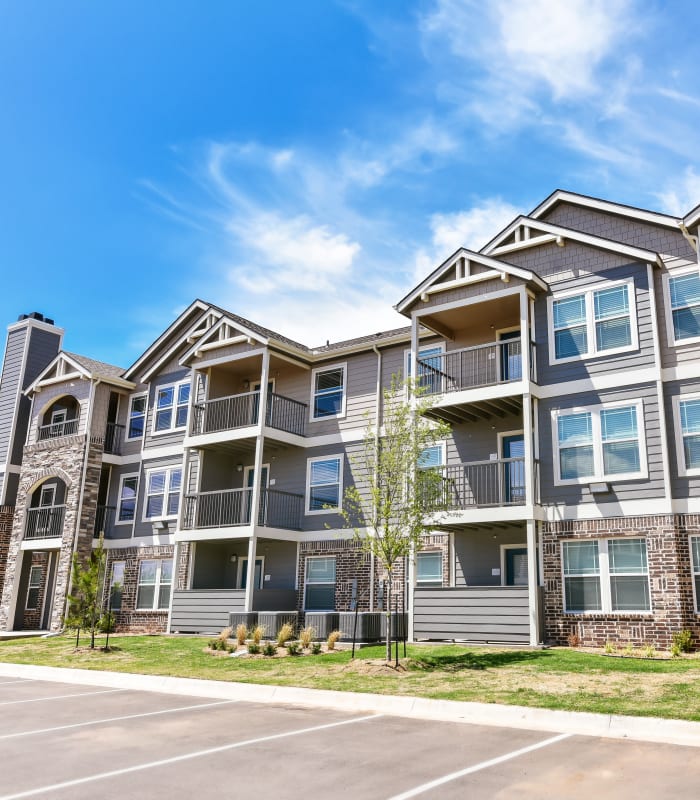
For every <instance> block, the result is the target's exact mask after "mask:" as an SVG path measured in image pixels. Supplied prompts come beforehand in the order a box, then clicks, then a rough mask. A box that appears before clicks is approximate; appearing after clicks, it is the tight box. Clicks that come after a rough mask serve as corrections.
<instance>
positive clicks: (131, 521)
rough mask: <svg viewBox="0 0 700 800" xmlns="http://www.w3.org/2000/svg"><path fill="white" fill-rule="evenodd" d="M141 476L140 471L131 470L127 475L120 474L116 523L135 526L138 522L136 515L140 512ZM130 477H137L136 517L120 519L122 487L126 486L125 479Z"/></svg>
mask: <svg viewBox="0 0 700 800" xmlns="http://www.w3.org/2000/svg"><path fill="white" fill-rule="evenodd" d="M140 477H141V476H140V475H139V473H138V472H129V473H127V474H125V475H120V476H119V488H118V491H117V513H116V514H115V515H114V516H115V520H114V524H115V525H131V526H132V527H133V525H134V523H135V522H136V515H137V513H138V505H139V484H140V483H141V481H140V480H139V478H140ZM128 478H136V505H135V507H134V518H133V519H122V520H120V519H119V512H120V509H121V502H122V489H123V488H124V481H125V480H127V479H128Z"/></svg>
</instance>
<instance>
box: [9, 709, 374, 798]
mask: <svg viewBox="0 0 700 800" xmlns="http://www.w3.org/2000/svg"><path fill="white" fill-rule="evenodd" d="M383 716H384V715H383V714H369V715H368V716H366V717H354V718H353V719H345V720H342V721H341V722H329V723H327V724H325V725H314V726H313V727H311V728H298V729H297V730H294V731H287V732H285V733H273V734H271V735H270V736H260V737H258V738H257V739H244V740H243V741H241V742H232V743H230V744H223V745H219V746H218V747H209V748H208V749H206V750H196V751H194V752H192V753H184V754H183V755H181V756H172V757H171V758H162V759H160V760H158V761H149V762H147V763H145V764H136V765H134V766H133V767H124V768H123V769H115V770H111V771H110V772H100V773H97V774H96V775H88V776H86V777H84V778H76V779H75V780H72V781H64V782H63V783H54V784H51V785H49V786H39V787H37V788H36V789H27V790H26V791H24V792H16V793H15V794H5V795H2V796H1V797H0V800H20V798H23V797H34V796H36V795H38V794H46V792H58V791H60V790H61V789H69V788H70V787H72V786H81V785H82V784H85V783H93V782H94V781H101V780H104V779H105V778H116V777H118V776H119V775H128V774H129V773H132V772H141V771H143V770H147V769H155V768H156V767H164V766H168V765H169V764H177V763H179V762H181V761H190V760H191V759H193V758H202V757H204V756H211V755H215V754H216V753H225V752H226V751H228V750H236V749H238V748H240V747H249V746H250V745H254V744H262V743H263V742H274V741H276V740H277V739H287V738H289V737H291V736H301V735H302V734H304V733H315V732H316V731H327V730H330V729H331V728H340V727H341V726H343V725H354V724H355V723H357V722H366V721H367V720H370V719H379V718H380V717H383Z"/></svg>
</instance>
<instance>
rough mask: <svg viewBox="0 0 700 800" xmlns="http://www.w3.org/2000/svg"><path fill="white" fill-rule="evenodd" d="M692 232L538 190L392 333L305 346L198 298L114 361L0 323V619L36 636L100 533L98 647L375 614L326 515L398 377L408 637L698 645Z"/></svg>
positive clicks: (365, 565) (360, 563) (360, 571)
mask: <svg viewBox="0 0 700 800" xmlns="http://www.w3.org/2000/svg"><path fill="white" fill-rule="evenodd" d="M699 224H700V208H697V209H694V210H693V211H691V212H690V213H689V214H688V215H687V216H686V217H685V218H683V219H678V218H674V217H670V216H667V215H664V214H659V213H655V212H651V211H644V210H641V209H637V208H631V207H628V206H624V205H620V204H617V203H612V202H608V201H603V200H597V199H594V198H589V197H584V196H580V195H576V194H573V193H569V192H562V191H557V192H554V193H553V194H552V195H550V197H548V198H547V199H546V200H545V201H544V202H543V203H541V204H540V205H539V206H538V207H537V208H536V209H534V210H533V212H532V213H531V214H530V215H529V216H527V217H525V216H523V217H518V218H517V219H515V220H513V222H512V223H511V224H510V225H509V226H508V227H507V228H506V229H504V230H503V231H501V232H500V233H499V234H498V235H497V236H495V238H494V239H492V240H491V241H490V242H489V243H488V244H487V245H486V246H485V247H484V248H483V249H482V250H481V251H480V252H472V251H468V250H466V249H460V250H459V251H457V252H456V253H454V254H453V255H452V256H451V257H450V258H449V259H447V260H446V261H445V262H444V263H443V264H441V265H440V266H439V267H438V268H437V269H436V270H435V271H434V272H432V273H431V274H430V275H428V276H427V277H426V278H425V280H424V281H422V282H421V283H420V284H419V285H418V286H416V287H414V288H413V289H412V290H411V291H410V292H409V293H408V294H407V295H406V296H405V297H404V298H403V299H402V300H400V302H399V303H398V304H397V306H396V308H397V310H398V311H399V312H400V313H401V314H403V315H404V316H406V318H407V321H408V322H409V323H410V324H408V325H407V326H406V327H405V328H402V329H398V330H393V331H387V332H383V333H378V334H376V335H372V336H366V337H362V338H359V339H353V340H349V341H344V342H338V343H334V344H327V345H325V346H323V347H317V348H311V347H307V346H306V345H303V344H300V343H297V342H294V341H291V340H290V339H287V338H286V337H284V336H282V335H281V334H279V333H276V332H274V331H271V330H269V329H266V328H263V327H261V326H260V325H257V324H255V323H254V322H252V321H250V320H246V319H243V318H242V317H240V316H237V315H236V314H234V313H231V312H229V311H227V310H225V309H223V308H220V307H218V306H216V305H212V304H210V303H205V302H202V301H199V300H198V301H195V302H194V303H193V304H192V305H191V306H190V307H189V308H188V309H186V310H185V311H184V312H183V313H182V314H181V315H180V317H178V319H177V320H175V322H173V324H172V325H171V326H170V327H169V328H168V329H167V330H166V331H165V332H164V333H163V334H162V335H161V336H160V337H159V338H158V339H157V340H156V341H155V342H154V343H153V344H152V345H151V346H150V347H149V348H148V349H147V350H146V352H145V353H144V354H143V355H142V356H141V357H140V358H139V359H138V360H137V361H136V363H134V364H133V365H132V366H131V367H129V368H128V369H126V370H122V369H119V368H116V367H112V366H110V365H107V364H103V363H101V362H97V361H94V360H92V359H90V358H86V357H84V356H78V355H75V354H71V353H67V352H65V351H63V350H61V349H60V346H61V336H62V331H60V330H59V329H56V328H55V327H54V326H53V325H52V324H50V323H47V322H45V321H43V322H42V321H37V320H36V319H29V320H21V321H20V322H18V323H16V325H14V326H11V327H10V331H9V335H8V345H7V350H6V355H5V365H4V368H3V376H2V382H1V383H0V423H1V424H2V430H0V460H2V459H4V462H5V467H4V471H3V473H2V474H1V475H0V478H2V486H3V496H2V500H1V502H2V503H3V504H4V510H3V511H0V560H1V559H4V566H5V574H4V585H3V588H2V600H1V601H0V626H1V627H2V628H3V629H8V630H11V629H13V628H27V627H30V628H45V629H51V630H56V629H59V628H60V626H61V624H62V622H61V620H62V616H63V614H64V612H65V603H66V595H67V592H68V588H69V582H70V562H71V558H72V555H73V553H74V552H79V553H83V554H86V553H88V552H89V550H90V548H91V547H92V546H93V542H94V541H95V536H96V535H99V534H100V533H103V534H104V538H105V543H106V547H107V548H108V555H109V558H108V587H107V589H106V591H109V590H110V587H111V597H112V604H113V606H114V607H115V608H116V611H117V619H118V624H119V625H120V627H121V628H123V629H127V630H169V631H173V632H174V631H179V632H182V633H185V632H191V633H196V632H207V633H208V632H215V631H218V630H220V629H221V628H223V627H225V626H226V625H227V624H228V622H229V620H230V619H231V615H232V614H239V615H251V614H255V613H256V612H257V613H262V612H271V611H279V612H293V611H301V612H307V613H322V612H337V611H345V610H347V609H349V608H350V606H351V602H352V601H353V600H355V599H356V600H357V602H358V604H359V607H360V609H362V610H365V611H372V610H377V609H380V608H382V606H383V603H384V598H385V586H384V578H385V576H384V575H383V574H382V573H381V570H380V569H379V568H378V565H377V564H375V563H374V562H373V560H372V559H371V558H370V557H369V556H367V555H366V554H365V553H364V552H363V551H362V549H361V547H359V545H358V543H357V541H355V540H354V538H353V534H352V531H349V530H348V529H347V528H345V527H344V526H343V521H342V517H341V516H340V514H339V513H338V511H339V509H340V506H341V504H342V501H343V491H344V489H345V487H347V486H348V485H351V484H352V483H353V481H354V480H355V478H356V477H357V476H355V475H354V474H353V473H354V469H355V468H354V466H353V452H355V451H357V449H358V448H360V447H361V446H362V439H363V437H364V435H365V428H366V425H367V419H368V417H369V419H370V420H371V421H372V423H373V424H375V425H378V426H379V427H381V423H382V417H383V408H382V389H383V388H384V387H386V386H388V385H389V383H390V381H391V376H392V375H394V374H397V373H402V374H404V375H406V374H409V375H415V376H416V380H417V381H418V383H419V384H420V385H421V386H422V388H423V390H424V393H425V396H426V398H427V401H428V408H427V411H426V413H427V415H428V416H430V417H432V418H436V419H442V420H446V421H447V422H449V423H450V424H451V435H450V436H449V437H448V439H447V440H446V441H444V442H443V443H441V444H440V445H439V446H437V447H435V448H432V449H431V451H430V452H426V454H425V457H424V462H425V467H424V468H426V469H432V470H435V471H437V473H438V475H439V477H440V481H441V486H442V499H443V501H444V503H442V504H441V509H440V511H437V512H436V511H431V510H430V509H429V508H427V509H426V515H427V517H428V520H429V523H430V528H431V533H430V535H429V536H427V537H426V541H425V545H424V547H423V549H422V550H421V551H420V552H419V553H417V554H416V556H415V559H410V560H409V562H410V563H407V564H404V565H400V569H398V571H397V573H396V575H397V576H398V577H397V581H398V583H397V586H396V587H394V588H395V589H396V590H397V592H394V594H395V595H396V594H398V595H401V596H405V597H406V603H407V607H408V618H409V632H410V636H411V637H412V638H415V639H439V640H443V639H445V640H452V639H454V640H465V641H493V642H512V643H531V644H537V643H539V642H543V641H550V642H559V643H565V642H566V640H567V637H568V636H569V635H570V634H576V635H577V636H578V637H580V639H581V641H583V642H585V643H597V644H602V643H603V642H605V641H606V640H615V641H622V642H635V643H641V642H654V643H656V644H657V645H660V646H665V645H668V644H669V642H670V638H671V634H672V632H673V631H675V630H680V629H681V628H689V629H691V630H693V631H694V633H695V634H696V636H700V613H699V606H698V603H699V602H700V596H699V595H698V592H699V591H700V498H696V494H697V488H698V486H700V273H699V267H698V249H697V247H698V246H697V237H698V226H699ZM370 289H371V287H368V291H369V290H370ZM18 332H21V333H22V337H19V336H17V334H18ZM29 332H31V334H32V336H35V335H36V334H37V333H38V332H41V333H42V334H46V335H47V336H48V337H49V338H48V339H47V342H48V343H49V346H48V349H47V347H46V346H44V345H45V343H38V342H35V346H34V349H32V347H31V346H30V345H31V341H30V338H31V337H29V336H28V333H29ZM15 339H17V341H15ZM20 339H21V340H22V343H21V345H20ZM25 340H26V341H25ZM40 344H42V346H39V345H40ZM42 347H43V349H42ZM35 350H36V354H35ZM3 413H5V416H2V414H3ZM22 445H24V446H23V447H22ZM12 507H14V510H13V509H12ZM3 520H4V527H3ZM0 580H2V574H1V573H0Z"/></svg>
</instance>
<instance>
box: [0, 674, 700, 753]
mask: <svg viewBox="0 0 700 800" xmlns="http://www.w3.org/2000/svg"><path fill="white" fill-rule="evenodd" d="M0 677H8V678H9V677H12V678H29V679H34V680H43V681H55V682H60V683H72V684H81V685H84V686H103V687H106V688H110V689H131V690H134V691H145V692H161V693H163V694H177V695H185V696H188V697H201V698H208V699H216V700H237V701H239V702H246V703H270V704H278V705H279V704H285V705H299V706H306V707H310V708H332V709H334V710H336V711H338V710H342V711H347V712H353V713H368V712H369V713H372V712H375V713H377V714H387V715H390V716H397V717H407V718H411V719H426V720H435V721H440V722H462V723H467V724H470V725H489V726H494V727H507V728H524V729H527V730H532V731H546V732H549V733H570V734H574V735H581V736H599V737H603V738H607V739H630V740H633V741H639V742H656V743H659V744H673V745H685V746H688V747H700V723H698V722H687V721H685V720H672V719H661V718H659V717H627V716H622V715H618V714H594V713H590V712H578V711H551V710H549V709H543V708H526V707H524V706H503V705H496V704H491V703H471V702H461V701H456V700H430V699H427V698H423V697H401V696H397V695H383V694H363V693H360V692H339V691H332V690H329V689H302V688H299V687H294V686H275V685H265V684H258V683H234V682H230V683H229V682H224V681H210V680H202V679H199V678H174V677H170V676H162V675H140V674H134V673H130V672H106V671H104V672H103V671H101V670H100V671H92V670H82V669H68V668H62V667H44V666H37V665H33V664H8V663H0Z"/></svg>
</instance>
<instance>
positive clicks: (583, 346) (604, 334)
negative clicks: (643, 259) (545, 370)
mask: <svg viewBox="0 0 700 800" xmlns="http://www.w3.org/2000/svg"><path fill="white" fill-rule="evenodd" d="M548 305H549V361H550V363H551V364H559V363H562V362H567V361H575V360H577V359H581V358H592V357H595V356H603V355H614V354H615V353H623V352H625V351H627V350H635V349H636V348H637V346H638V336H637V312H636V304H635V297H634V281H633V280H632V279H631V278H630V279H629V280H626V281H620V282H615V283H606V284H604V285H597V286H594V287H591V288H589V289H585V290H583V291H571V292H565V293H562V294H557V295H555V296H554V297H550V298H549V299H548Z"/></svg>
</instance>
